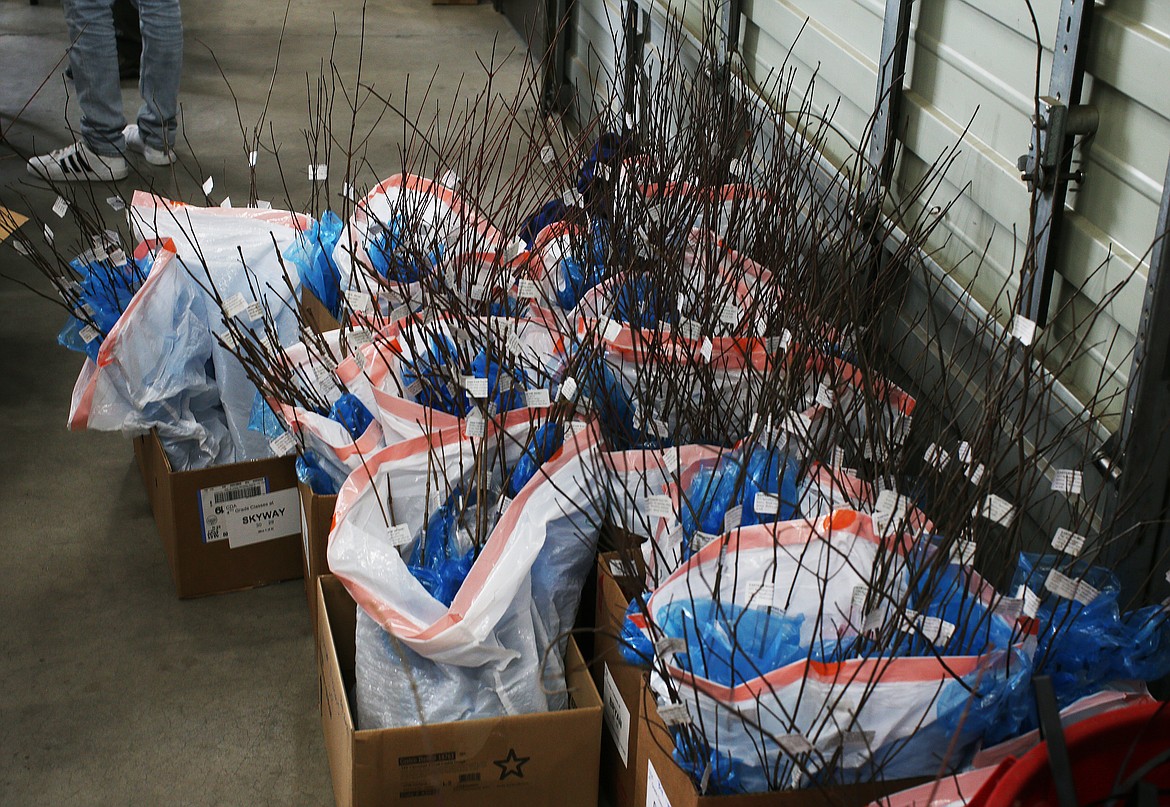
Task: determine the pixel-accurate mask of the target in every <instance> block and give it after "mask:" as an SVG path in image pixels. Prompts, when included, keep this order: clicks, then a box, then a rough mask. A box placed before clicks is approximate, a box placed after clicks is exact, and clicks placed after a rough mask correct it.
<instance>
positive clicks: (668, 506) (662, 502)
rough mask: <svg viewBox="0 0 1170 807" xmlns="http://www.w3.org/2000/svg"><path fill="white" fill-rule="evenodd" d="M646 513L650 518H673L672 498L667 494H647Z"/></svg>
mask: <svg viewBox="0 0 1170 807" xmlns="http://www.w3.org/2000/svg"><path fill="white" fill-rule="evenodd" d="M646 515H648V516H650V517H651V518H674V499H672V498H670V497H669V496H647V497H646Z"/></svg>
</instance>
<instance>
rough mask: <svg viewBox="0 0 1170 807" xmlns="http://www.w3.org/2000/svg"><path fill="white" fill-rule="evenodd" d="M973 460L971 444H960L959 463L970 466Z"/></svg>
mask: <svg viewBox="0 0 1170 807" xmlns="http://www.w3.org/2000/svg"><path fill="white" fill-rule="evenodd" d="M972 458H973V455H972V453H971V444H970V443H968V442H967V441H966V440H964V441H963V442H961V443H959V462H962V463H964V464H966V465H970V464H971V460H972Z"/></svg>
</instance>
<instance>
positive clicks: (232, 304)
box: [223, 292, 248, 319]
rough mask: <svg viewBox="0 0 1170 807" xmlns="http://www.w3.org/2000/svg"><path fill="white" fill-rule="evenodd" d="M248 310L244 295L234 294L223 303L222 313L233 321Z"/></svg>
mask: <svg viewBox="0 0 1170 807" xmlns="http://www.w3.org/2000/svg"><path fill="white" fill-rule="evenodd" d="M247 310H248V302H247V300H245V299H244V295H242V294H240V293H239V292H236V293H235V294H233V295H232V296H231V297H228V298H227V299H226V300H224V301H223V313H224V316H225V317H227V318H228V319H235V318H236V317H238V316H240V314H243V313H245V312H246V311H247Z"/></svg>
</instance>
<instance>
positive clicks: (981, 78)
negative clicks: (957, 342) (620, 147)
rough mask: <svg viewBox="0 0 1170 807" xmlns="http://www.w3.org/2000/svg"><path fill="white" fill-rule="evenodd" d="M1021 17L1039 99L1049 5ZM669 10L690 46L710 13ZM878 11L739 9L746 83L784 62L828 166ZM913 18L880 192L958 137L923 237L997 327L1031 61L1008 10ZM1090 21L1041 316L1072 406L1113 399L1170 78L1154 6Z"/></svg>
mask: <svg viewBox="0 0 1170 807" xmlns="http://www.w3.org/2000/svg"><path fill="white" fill-rule="evenodd" d="M659 5H665V4H661V3H660V4H659ZM1034 7H1035V10H1036V15H1037V20H1036V22H1037V25H1038V27H1039V32H1040V40H1041V42H1042V43H1049V44H1047V45H1046V47H1045V50H1044V51H1043V52H1042V54H1041V56H1040V58H1041V70H1040V76H1041V78H1040V90H1041V93H1044V92H1046V90H1047V85H1048V74H1049V70H1050V66H1051V56H1052V54H1051V50H1050V43H1051V42H1052V41H1053V40H1054V39H1055V36H1056V25H1057V17H1058V12H1059V7H1060V4H1059V0H1035V2H1034ZM599 8H606V9H609V15H610V16H609V22H611V23H612V24H614V25H617V24H618V23H619V22H620V19H621V17H620V12H619V8H620V7H619V6H618V5H616V4H615V3H614V2H613V0H584V2H578V14H579V22H580V24H579V26H578V32H579V34H578V36H579V39H578V41H577V42H576V43H575V46H574V53H575V55H576V56H577V59H576V60H575V61H576V62H579V63H580V64H581V65H582V67H583V66H584V65H586V64H588V62H587V61H586V60H585V59H583V58H582V57H583V55H584V54H586V53H587V52H588V51H587V48H586V40H587V41H588V43H591V44H592V46H593V48H594V53H595V54H596V55H598V56H600V57H601V58H603V59H604V58H609V57H610V56H612V50H613V46H612V41H613V35H612V33H610V32H609V31H608V30H607V29H606V20H605V19H604V18H603V16H602V15H601V14H599V13H598V12H597V9H599ZM680 8H681V9H683V10H684V11H683V14H684V17H685V19H686V22H687V27H688V28H689V29H690V30H692V31H696V32H698V31H701V30H702V26H703V19H704V16H706V18H707V19H709V18H710V15H711V14H713V13H714V5H713V4H711V3H710V2H708V4H707V6H706V7H704V6H703V5H702V4H700V3H694V2H690V3H687V4H685V5H683V4H681V3H680V0H675V2H674V6H673V10H674V11H676V12H678V11H679V10H680ZM884 8H885V6H884V3H882V2H879V1H878V0H744V5H743V9H744V19H743V26H742V40H741V51H742V53H743V56H744V60H745V62H746V64H747V67H748V69H749V70H750V72H751V73H752V75H753V77H754V78H755V80H756V81H757V82H758V83H760V84H765V85H766V84H767V79H768V77H769V76H770V75H774V71H775V70H776V69H777V68H778V67H779V66H780V65H781V64H782V63H784V62H785V60H786V59H787V61H788V64H789V66H791V67H796V68H797V69H798V71H799V73H798V79H797V81H796V82H795V88H796V89H797V91H798V95H799V94H800V90H801V89H802V88H803V87H804V86H805V85H806V83H807V80H808V79H809V78H811V77H812V76H813V74H814V73H815V75H816V85H815V90H814V94H813V104H814V107H815V108H817V109H818V110H827V109H834V110H835V111H834V113H833V120H834V123H835V128H836V130H837V132H838V135H837V137H838V138H839V139H838V140H837V142H835V143H834V142H830V143H829V154H828V156H829V158H830V159H832V160H834V161H839V160H841V159H842V158H843V156H844V155H845V154H846V153H847V151H848V149H849V148H850V147H855V146H856V145H857V144H858V143H859V142H860V139H861V137H862V134H863V132H864V131H865V125H866V122H867V120H868V118H869V115H870V112H871V110H872V109H873V107H874V102H875V96H876V81H877V62H878V59H879V53H880V47H881V32H882V18H883V14H884ZM914 15H915V16H914V21H913V26H912V43H911V47H910V57H909V62H908V68H907V81H906V86H907V93H906V100H905V103H904V107H903V116H904V117H903V121H902V122H901V123H902V125H903V126H904V129H902V128H901V127H899V128H900V131H903V132H904V143H905V146H906V148H905V150H904V152H903V154H902V159H901V163H900V165H899V169H898V173H897V176H896V179H895V181H896V184H898V185H899V186H901V187H910V186H912V185H913V184H914V183H915V182H916V181H917V179H918V178H919V177H921V175H922V174H923V172H924V171H925V170H926V168H927V167H928V166H929V165H930V164H931V163H932V162H934V161H935V160H936V159H937V158H938V157H939V156H940V154H942V153H943V152H944V151H946V150H947V149H949V148H951V147H952V146H954V144H955V143H956V142H957V141H958V140H959V139H960V136H961V135H962V133H963V130H964V129H965V128H967V127H968V126H969V130H968V132H967V134H966V136H965V137H964V138H963V142H962V146H961V155H960V157H959V159H958V161H957V162H956V163H955V164H954V166H953V168H952V169H951V171H950V173H949V175H948V182H947V183H946V185H945V186H944V187H943V189H942V190H941V192H940V195H939V197H938V198H937V199H936V200H935V201H936V203H941V202H945V201H949V199H950V198H953V197H957V198H958V202H957V203H956V204H955V205H954V207H953V208H952V209H951V211H950V212H949V214H948V215H947V219H946V220H945V221H944V222H943V224H944V226H943V227H942V228H940V230H939V234H938V236H937V238H936V243H935V244H934V246H935V247H937V248H938V249H939V252H938V253H937V255H936V257H937V258H938V260H939V262H940V263H942V264H943V265H944V266H945V267H947V268H948V270H949V271H951V272H952V273H953V275H954V276H955V277H956V278H957V279H959V280H960V281H961V282H963V283H964V284H966V285H969V287H970V289H971V291H972V293H973V294H974V295H975V296H976V298H977V299H979V300H980V302H982V303H983V305H984V306H986V307H988V308H989V309H992V310H996V311H998V312H1000V313H1001V315H1002V318H1003V319H1004V321H1006V320H1007V318H1008V317H1009V315H1010V314H1009V312H1010V300H1009V299H1008V298H1006V297H1005V296H1004V295H1003V294H1001V290H1002V289H1003V288H1004V286H1005V284H1007V285H1008V286H1009V289H1010V292H1011V295H1012V296H1014V293H1015V288H1016V285H1017V284H1016V282H1015V278H1013V273H1014V272H1015V271H1018V269H1017V267H1018V263H1019V255H1020V254H1021V253H1022V251H1023V237H1024V235H1025V234H1026V232H1027V219H1028V205H1029V194H1028V190H1027V187H1026V186H1025V184H1024V183H1023V182H1022V181H1021V180H1020V178H1019V173H1018V171H1017V170H1016V167H1015V163H1016V158H1017V156H1019V155H1020V154H1023V153H1024V152H1025V151H1027V148H1028V141H1029V137H1030V122H1029V116H1030V115H1031V112H1032V103H1033V101H1032V99H1033V95H1034V90H1035V83H1036V59H1037V47H1036V38H1035V35H1034V32H1033V25H1032V20H1031V18H1030V16H1029V14H1028V10H1027V6H1026V4H1025V3H1024V1H1023V0H978V1H977V0H970V1H968V0H932V2H924V3H917V4H916V6H915V12H914ZM1094 23H1095V27H1094V34H1093V38H1092V42H1091V47H1090V56H1089V60H1088V69H1089V72H1090V77H1089V78H1088V79H1087V83H1086V90H1085V93H1084V96H1083V100H1084V101H1086V102H1088V103H1092V104H1095V105H1096V106H1097V107H1098V108H1099V109H1100V111H1101V126H1100V130H1099V131H1098V133H1097V134H1096V135H1095V136H1094V137H1093V138H1091V139H1090V140H1089V141H1088V143H1087V145H1086V147H1085V148H1084V153H1083V155H1082V156H1083V158H1084V164H1083V165H1082V166H1081V167H1082V168H1083V170H1084V172H1085V175H1086V181H1085V182H1084V184H1083V185H1082V186H1081V187H1080V188H1079V189H1078V190H1075V191H1073V192H1070V195H1069V203H1070V204H1071V206H1072V208H1073V210H1072V212H1071V213H1070V214H1069V216H1068V218H1067V219H1066V227H1065V230H1064V236H1063V239H1062V241H1063V243H1062V245H1061V250H1060V253H1059V256H1060V273H1061V278H1060V279H1058V281H1057V286H1056V288H1055V289H1054V293H1053V300H1054V309H1055V308H1057V307H1060V308H1061V311H1062V313H1061V314H1060V316H1059V317H1057V318H1056V319H1055V321H1054V322H1053V323H1052V325H1051V326H1050V329H1049V330H1050V332H1051V336H1052V337H1057V336H1059V335H1061V334H1064V333H1067V332H1068V331H1069V330H1070V329H1078V332H1079V333H1080V334H1081V335H1082V338H1084V339H1085V355H1083V356H1082V357H1081V358H1080V359H1079V360H1078V361H1076V362H1075V364H1074V365H1073V367H1072V368H1071V370H1070V371H1069V372H1067V373H1066V374H1065V375H1064V376H1063V378H1062V380H1063V381H1064V382H1065V383H1066V384H1067V385H1068V386H1069V387H1070V388H1072V389H1073V390H1074V392H1078V393H1079V394H1080V395H1081V396H1082V397H1085V398H1087V397H1088V393H1087V392H1086V391H1089V390H1096V389H1098V388H1099V387H1101V386H1102V382H1104V383H1105V386H1106V387H1107V388H1109V389H1121V388H1122V387H1123V386H1124V383H1125V376H1126V373H1127V372H1128V370H1129V361H1130V351H1131V349H1132V346H1133V339H1134V331H1135V330H1136V328H1137V322H1138V314H1139V311H1140V307H1141V302H1142V296H1143V293H1144V286H1145V267H1144V265H1140V261H1141V257H1142V256H1143V255H1144V253H1145V252H1146V250H1147V249H1148V247H1149V246H1150V242H1151V240H1152V238H1153V234H1154V232H1153V231H1154V224H1155V219H1156V216H1157V208H1158V203H1159V199H1160V194H1161V185H1162V178H1163V176H1164V173H1165V166H1166V159H1167V156H1168V155H1170V94H1168V93H1166V92H1165V91H1160V90H1162V87H1161V86H1159V85H1161V84H1164V83H1165V81H1166V79H1165V77H1166V76H1167V75H1170V3H1167V2H1165V1H1164V0H1111V2H1110V3H1109V5H1108V6H1100V7H1099V8H1098V9H1097V14H1096V16H1095V20H1094ZM802 28H803V31H802ZM602 31H605V33H601V32H602ZM798 33H799V36H798ZM602 45H607V46H608V52H605V53H604V54H603V52H602V51H603V48H602ZM609 64H610V65H613V64H616V62H609ZM577 71H578V72H577V74H576V75H574V76H573V78H574V79H576V80H577V81H578V83H579V86H581V85H580V81H581V78H583V77H585V76H586V75H592V74H588V73H587V70H583V69H581V68H578V69H577ZM1074 188H1075V186H1074ZM1106 262H1107V263H1106ZM1102 264H1106V265H1105V266H1104V268H1101V267H1102ZM1135 266H1136V267H1138V270H1137V274H1136V275H1135V276H1133V277H1132V278H1131V279H1130V280H1129V281H1128V282H1127V283H1125V285H1124V287H1123V288H1122V289H1121V290H1120V292H1119V293H1118V294H1117V296H1116V298H1115V299H1114V300H1113V301H1112V302H1111V303H1110V304H1109V305H1108V306H1107V307H1106V308H1105V312H1104V316H1100V317H1097V318H1096V320H1095V321H1094V322H1092V323H1091V324H1089V325H1085V324H1083V323H1082V320H1083V318H1084V312H1085V311H1086V310H1089V309H1091V308H1092V307H1093V306H1095V305H1097V304H1099V303H1100V302H1101V301H1103V300H1105V299H1106V298H1107V296H1108V295H1109V290H1110V289H1111V288H1113V287H1114V286H1116V285H1118V284H1120V283H1122V281H1123V280H1124V279H1125V278H1127V277H1128V276H1130V275H1131V272H1132V270H1133V268H1134V267H1135ZM976 270H978V271H976ZM1070 301H1071V303H1070ZM1120 406H1121V401H1120V399H1119V398H1117V397H1114V398H1113V399H1112V400H1106V401H1104V402H1103V403H1102V405H1101V406H1100V407H1099V409H1098V414H1100V415H1104V416H1105V421H1106V425H1108V426H1110V427H1112V426H1113V425H1115V418H1114V417H1113V416H1114V415H1116V413H1117V412H1118V411H1119V409H1120Z"/></svg>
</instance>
